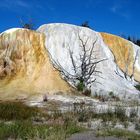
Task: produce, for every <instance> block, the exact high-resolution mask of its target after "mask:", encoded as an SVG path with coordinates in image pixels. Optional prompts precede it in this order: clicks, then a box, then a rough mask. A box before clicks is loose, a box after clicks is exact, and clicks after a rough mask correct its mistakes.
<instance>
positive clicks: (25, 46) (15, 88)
mask: <svg viewBox="0 0 140 140" xmlns="http://www.w3.org/2000/svg"><path fill="white" fill-rule="evenodd" d="M68 90H70V88H69V85H68V84H67V83H66V82H65V81H64V80H63V79H62V78H61V77H60V74H59V72H58V71H56V69H55V68H54V67H53V66H52V64H51V61H50V59H49V56H48V53H47V50H46V48H45V36H44V34H41V33H37V32H35V31H30V30H27V29H13V30H9V31H6V32H3V33H2V34H1V35H0V97H2V98H13V99H14V98H18V97H21V98H23V97H27V96H30V95H32V94H36V93H53V92H59V91H63V92H66V91H68ZM7 96H8V97H7Z"/></svg>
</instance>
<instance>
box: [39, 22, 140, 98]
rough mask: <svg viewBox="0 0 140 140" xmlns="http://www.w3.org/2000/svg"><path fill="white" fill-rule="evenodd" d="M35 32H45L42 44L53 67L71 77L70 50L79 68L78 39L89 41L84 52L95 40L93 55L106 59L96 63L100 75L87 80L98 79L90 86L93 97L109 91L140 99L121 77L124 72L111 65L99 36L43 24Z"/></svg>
mask: <svg viewBox="0 0 140 140" xmlns="http://www.w3.org/2000/svg"><path fill="white" fill-rule="evenodd" d="M37 31H38V32H42V33H45V35H46V40H45V42H46V43H45V45H46V49H47V50H48V51H49V53H50V57H51V58H52V62H53V64H54V65H55V64H56V63H57V64H59V66H61V67H62V68H63V69H65V70H66V71H67V72H68V73H70V74H71V75H74V74H75V73H74V69H73V65H72V61H71V58H70V53H69V50H70V51H71V52H72V54H73V58H74V61H75V62H76V66H77V67H78V66H79V65H80V63H81V61H80V54H82V48H81V46H80V45H81V42H80V39H81V40H82V41H83V42H86V40H87V39H88V41H87V45H86V48H87V50H88V49H90V47H91V46H92V45H93V42H95V40H96V39H97V42H96V43H95V46H94V51H95V52H94V53H93V54H92V56H93V57H96V58H97V59H98V60H101V59H107V60H105V61H102V62H100V63H98V64H97V70H99V71H101V72H102V73H101V74H100V75H99V76H95V75H92V77H91V79H90V80H92V79H94V78H96V79H97V80H96V82H94V83H92V85H91V91H92V94H95V93H98V94H108V93H109V92H111V91H112V92H113V93H114V94H116V95H118V96H119V97H122V98H123V97H125V98H126V99H127V98H131V99H132V98H133V99H136V98H137V99H138V98H140V97H139V94H140V93H139V92H138V91H137V90H136V89H135V88H134V81H133V82H132V81H131V80H126V79H125V78H123V73H122V72H121V70H120V69H119V68H118V67H117V65H116V63H115V62H114V56H113V54H112V52H111V51H110V49H109V48H108V46H106V45H105V43H104V42H103V39H102V37H101V35H100V33H98V32H95V31H93V30H90V29H88V28H84V27H78V26H74V25H68V24H46V25H42V26H41V27H39V29H38V30H37ZM79 37H80V39H79ZM135 47H136V46H135ZM139 58H140V57H139ZM138 63H140V61H139V60H138V62H137V65H138V66H139V64H138ZM57 66H58V65H57ZM116 69H118V71H119V73H120V75H122V77H120V76H119V75H117V74H116V72H115V71H116ZM79 70H80V69H79ZM79 73H80V72H79ZM69 82H70V83H71V84H72V85H73V84H74V83H73V82H72V81H69Z"/></svg>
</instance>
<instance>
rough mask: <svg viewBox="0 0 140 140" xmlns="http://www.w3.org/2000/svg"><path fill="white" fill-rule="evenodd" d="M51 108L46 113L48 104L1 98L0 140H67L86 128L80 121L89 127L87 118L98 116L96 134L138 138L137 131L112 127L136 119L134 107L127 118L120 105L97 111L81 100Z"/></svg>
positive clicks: (127, 139)
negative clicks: (68, 106) (41, 105)
mask: <svg viewBox="0 0 140 140" xmlns="http://www.w3.org/2000/svg"><path fill="white" fill-rule="evenodd" d="M46 104H48V102H47V103H46ZM50 108H51V106H49V109H50ZM52 110H53V112H51V113H49V111H48V109H47V108H37V107H29V106H27V105H25V104H24V103H22V102H0V140H7V139H12V140H66V139H67V138H68V137H70V136H71V135H72V134H74V133H79V132H82V131H86V130H88V129H87V128H83V127H82V126H83V125H82V124H84V123H87V124H88V126H89V127H90V125H91V124H90V123H89V122H91V121H92V120H99V119H100V120H101V122H102V126H101V128H100V129H99V130H97V132H96V134H97V136H103V137H106V136H114V137H119V138H124V139H126V140H140V135H139V134H136V133H134V132H130V131H127V130H121V129H113V125H114V126H115V124H116V123H117V122H120V123H121V124H123V125H124V126H125V127H127V125H128V122H129V121H131V122H136V119H135V117H136V112H135V110H134V111H132V112H131V114H130V118H129V117H127V116H126V115H125V109H124V108H121V107H120V106H118V107H116V109H115V111H114V112H112V111H111V110H108V111H107V112H106V113H99V114H97V113H96V112H94V111H92V110H90V108H87V107H86V106H85V104H83V103H82V104H81V103H80V104H79V103H78V104H74V109H73V110H70V111H69V112H66V113H62V112H60V111H59V110H57V108H56V107H54V106H53V109H52ZM110 122H111V123H112V125H111V127H110V126H109V124H110ZM136 124H137V130H140V128H139V126H140V125H139V121H137V122H136Z"/></svg>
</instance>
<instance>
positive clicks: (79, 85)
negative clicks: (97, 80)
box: [76, 81, 85, 91]
mask: <svg viewBox="0 0 140 140" xmlns="http://www.w3.org/2000/svg"><path fill="white" fill-rule="evenodd" d="M76 88H77V90H78V91H83V90H84V88H85V85H84V83H83V82H82V81H80V82H79V83H78V84H77V87H76Z"/></svg>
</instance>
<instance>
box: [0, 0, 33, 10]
mask: <svg viewBox="0 0 140 140" xmlns="http://www.w3.org/2000/svg"><path fill="white" fill-rule="evenodd" d="M0 7H1V8H6V9H11V10H15V9H14V8H30V7H31V6H30V4H29V3H27V2H25V1H23V0H3V1H1V2H0Z"/></svg>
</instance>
